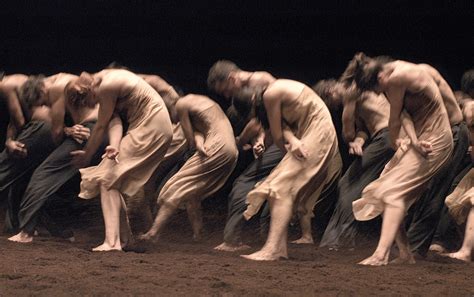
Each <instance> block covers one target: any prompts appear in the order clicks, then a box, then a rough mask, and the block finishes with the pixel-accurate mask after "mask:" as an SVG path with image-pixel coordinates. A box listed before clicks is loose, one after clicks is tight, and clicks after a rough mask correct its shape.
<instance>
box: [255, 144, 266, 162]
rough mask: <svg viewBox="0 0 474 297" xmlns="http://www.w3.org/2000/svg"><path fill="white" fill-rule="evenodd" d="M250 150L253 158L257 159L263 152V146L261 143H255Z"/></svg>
mask: <svg viewBox="0 0 474 297" xmlns="http://www.w3.org/2000/svg"><path fill="white" fill-rule="evenodd" d="M252 150H253V156H254V157H255V159H258V158H260V157H261V156H262V155H263V153H264V152H265V144H264V143H262V142H256V143H254V145H253V146H252Z"/></svg>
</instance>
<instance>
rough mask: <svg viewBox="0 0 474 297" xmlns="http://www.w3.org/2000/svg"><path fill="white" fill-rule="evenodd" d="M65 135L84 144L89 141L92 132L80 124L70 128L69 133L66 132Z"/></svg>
mask: <svg viewBox="0 0 474 297" xmlns="http://www.w3.org/2000/svg"><path fill="white" fill-rule="evenodd" d="M65 133H66V134H67V135H69V136H70V137H72V138H73V139H74V140H75V141H77V142H78V143H83V142H84V141H87V139H89V137H90V136H91V130H90V129H89V128H87V127H84V126H82V125H80V124H77V125H74V126H72V127H71V128H68V131H67V132H66V130H65Z"/></svg>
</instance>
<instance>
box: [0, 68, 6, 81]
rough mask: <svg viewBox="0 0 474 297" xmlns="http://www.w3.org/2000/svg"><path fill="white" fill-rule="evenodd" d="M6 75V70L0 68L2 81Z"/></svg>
mask: <svg viewBox="0 0 474 297" xmlns="http://www.w3.org/2000/svg"><path fill="white" fill-rule="evenodd" d="M4 77H5V71H2V70H0V81H2V80H3V78H4Z"/></svg>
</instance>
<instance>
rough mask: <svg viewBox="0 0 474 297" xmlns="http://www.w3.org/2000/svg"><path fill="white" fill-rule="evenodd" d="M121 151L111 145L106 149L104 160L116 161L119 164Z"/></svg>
mask: <svg viewBox="0 0 474 297" xmlns="http://www.w3.org/2000/svg"><path fill="white" fill-rule="evenodd" d="M119 153H120V152H119V150H118V149H117V148H116V147H113V146H111V145H108V146H107V147H106V148H105V152H104V154H103V155H102V159H104V158H107V159H110V160H114V161H115V162H116V163H117V164H118V163H119V160H118V158H117V157H118V155H119Z"/></svg>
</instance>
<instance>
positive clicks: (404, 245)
mask: <svg viewBox="0 0 474 297" xmlns="http://www.w3.org/2000/svg"><path fill="white" fill-rule="evenodd" d="M395 242H396V243H397V246H398V251H399V255H398V258H396V259H394V260H393V261H392V262H391V263H394V264H404V263H407V264H415V258H414V257H413V254H412V252H411V250H410V247H409V244H408V237H407V233H406V231H405V224H403V223H402V224H400V227H399V228H398V233H397V236H396V237H395Z"/></svg>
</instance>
